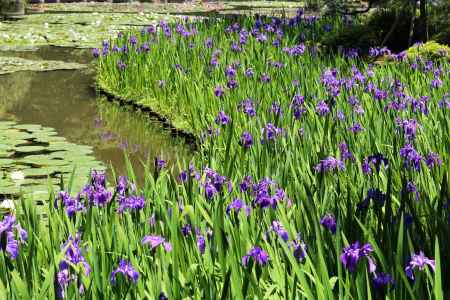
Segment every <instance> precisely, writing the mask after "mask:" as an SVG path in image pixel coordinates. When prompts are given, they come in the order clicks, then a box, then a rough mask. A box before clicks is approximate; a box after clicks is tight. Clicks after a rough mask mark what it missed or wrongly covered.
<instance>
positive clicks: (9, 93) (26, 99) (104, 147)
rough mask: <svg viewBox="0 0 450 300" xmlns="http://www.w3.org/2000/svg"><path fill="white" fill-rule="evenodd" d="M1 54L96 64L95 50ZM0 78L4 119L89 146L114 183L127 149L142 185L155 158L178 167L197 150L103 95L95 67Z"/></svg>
mask: <svg viewBox="0 0 450 300" xmlns="http://www.w3.org/2000/svg"><path fill="white" fill-rule="evenodd" d="M0 55H8V56H13V55H14V56H19V57H21V58H26V59H33V60H42V59H44V60H64V61H70V62H78V63H89V64H90V63H92V62H91V51H87V50H75V49H68V48H57V47H44V48H41V49H40V50H38V51H34V52H11V53H7V52H2V53H1V54H0ZM0 78H1V80H0V121H14V122H15V123H17V124H19V125H20V124H38V125H42V126H45V127H49V128H54V129H55V131H56V132H57V134H58V136H61V137H64V138H65V139H66V140H67V142H69V143H73V144H77V145H86V146H90V147H91V149H92V155H93V156H95V158H96V159H97V160H99V161H101V162H103V164H104V165H105V166H108V171H107V172H108V175H109V178H110V179H112V173H113V172H112V170H114V172H115V173H116V174H126V170H127V167H126V163H125V158H124V151H127V152H128V155H129V158H130V161H131V163H132V165H133V167H134V170H135V173H136V175H137V177H138V178H137V179H138V181H139V182H141V183H142V182H143V178H142V174H143V169H144V167H143V163H144V162H147V160H148V159H149V162H150V164H151V163H152V161H153V159H154V157H155V156H162V158H163V159H165V160H166V161H167V162H168V164H169V166H171V165H172V166H173V165H174V164H176V162H177V159H178V158H187V157H189V156H190V155H191V154H192V152H193V146H191V145H189V144H188V143H186V141H185V140H184V139H183V138H181V137H176V136H173V134H171V133H170V131H168V130H166V129H164V128H163V127H162V125H161V124H160V123H158V121H156V120H152V119H150V118H149V117H148V116H146V115H144V114H142V113H139V112H136V111H131V110H130V109H128V108H126V107H121V106H119V105H118V104H116V103H114V102H109V101H107V100H106V99H104V98H101V97H99V96H98V95H97V93H96V90H95V87H94V71H93V66H92V65H91V66H90V67H89V68H86V69H82V70H58V71H49V72H28V71H23V72H15V73H12V74H8V75H3V76H1V77H0ZM0 167H1V166H0Z"/></svg>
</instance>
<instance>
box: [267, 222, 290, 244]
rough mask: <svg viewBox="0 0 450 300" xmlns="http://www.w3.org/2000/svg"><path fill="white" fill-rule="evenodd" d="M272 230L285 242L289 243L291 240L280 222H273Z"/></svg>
mask: <svg viewBox="0 0 450 300" xmlns="http://www.w3.org/2000/svg"><path fill="white" fill-rule="evenodd" d="M271 230H272V231H273V232H275V233H276V234H277V235H278V236H279V237H280V238H281V239H282V240H283V241H285V242H287V241H288V240H289V233H288V232H287V231H286V229H285V228H284V226H283V224H281V222H280V221H273V222H272V226H271Z"/></svg>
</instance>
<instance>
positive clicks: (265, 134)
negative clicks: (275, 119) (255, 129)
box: [261, 123, 283, 144]
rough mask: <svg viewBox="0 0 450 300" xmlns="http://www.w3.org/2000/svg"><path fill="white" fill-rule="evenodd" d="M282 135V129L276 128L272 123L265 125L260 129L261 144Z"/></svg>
mask: <svg viewBox="0 0 450 300" xmlns="http://www.w3.org/2000/svg"><path fill="white" fill-rule="evenodd" d="M282 133H283V129H282V128H278V127H276V126H275V125H273V124H272V123H267V124H266V126H264V127H263V128H261V135H262V138H261V143H262V144H264V143H265V142H266V141H267V142H271V141H274V140H275V138H276V137H277V136H279V135H281V134H282Z"/></svg>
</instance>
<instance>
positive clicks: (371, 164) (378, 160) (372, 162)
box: [362, 153, 389, 175]
mask: <svg viewBox="0 0 450 300" xmlns="http://www.w3.org/2000/svg"><path fill="white" fill-rule="evenodd" d="M381 165H384V168H385V169H387V168H388V167H389V160H388V159H387V158H386V157H385V156H384V155H383V154H381V153H375V154H372V155H369V156H368V157H366V158H364V160H363V163H362V170H363V173H364V174H366V175H372V174H373V168H374V169H375V171H376V172H380V169H381Z"/></svg>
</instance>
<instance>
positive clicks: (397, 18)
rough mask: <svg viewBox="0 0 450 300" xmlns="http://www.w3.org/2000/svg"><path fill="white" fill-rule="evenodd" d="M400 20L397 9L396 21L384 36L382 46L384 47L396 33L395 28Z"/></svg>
mask: <svg viewBox="0 0 450 300" xmlns="http://www.w3.org/2000/svg"><path fill="white" fill-rule="evenodd" d="M399 21H400V14H399V12H398V11H397V10H395V19H394V23H392V26H391V28H390V29H389V31H388V33H387V34H386V36H385V37H384V39H383V42H382V43H381V47H383V46H384V45H385V44H386V43H387V42H388V40H389V39H390V38H391V35H392V34H393V33H394V31H395V28H397V25H398V23H399Z"/></svg>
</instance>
